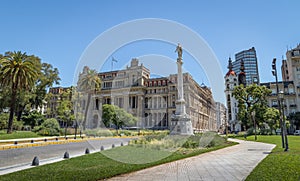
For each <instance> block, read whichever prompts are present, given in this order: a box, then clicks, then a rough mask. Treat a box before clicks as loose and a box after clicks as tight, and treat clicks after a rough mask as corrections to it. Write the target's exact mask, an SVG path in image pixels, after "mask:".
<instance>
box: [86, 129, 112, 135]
mask: <svg viewBox="0 0 300 181" xmlns="http://www.w3.org/2000/svg"><path fill="white" fill-rule="evenodd" d="M83 133H84V134H86V135H87V136H113V133H112V132H111V131H110V130H107V129H87V130H84V131H83Z"/></svg>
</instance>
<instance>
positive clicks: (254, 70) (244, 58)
mask: <svg viewBox="0 0 300 181" xmlns="http://www.w3.org/2000/svg"><path fill="white" fill-rule="evenodd" d="M242 62H244V68H245V70H244V71H245V73H246V84H247V85H249V84H253V83H256V84H258V83H259V74H258V63H257V56H256V51H255V48H254V47H252V48H250V49H249V50H243V51H241V52H239V53H237V54H235V61H234V62H232V65H233V67H232V70H233V71H234V72H235V73H236V74H237V75H238V74H239V73H240V72H241V70H240V67H241V63H242Z"/></svg>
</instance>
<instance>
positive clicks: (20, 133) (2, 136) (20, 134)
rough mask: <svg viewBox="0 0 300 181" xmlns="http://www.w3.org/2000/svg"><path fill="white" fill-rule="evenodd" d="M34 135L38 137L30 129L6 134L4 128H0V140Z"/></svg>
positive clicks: (32, 136)
mask: <svg viewBox="0 0 300 181" xmlns="http://www.w3.org/2000/svg"><path fill="white" fill-rule="evenodd" d="M35 137H39V135H37V134H36V133H34V132H31V131H14V132H13V133H12V134H7V133H6V130H0V140H7V139H19V138H35Z"/></svg>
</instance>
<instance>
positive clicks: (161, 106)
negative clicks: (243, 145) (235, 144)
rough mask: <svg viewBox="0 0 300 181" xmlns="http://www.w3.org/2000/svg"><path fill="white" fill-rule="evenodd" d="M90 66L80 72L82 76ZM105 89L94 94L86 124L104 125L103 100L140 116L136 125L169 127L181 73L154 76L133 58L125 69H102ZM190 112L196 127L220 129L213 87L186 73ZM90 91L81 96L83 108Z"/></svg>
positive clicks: (185, 87) (89, 126) (93, 126)
mask: <svg viewBox="0 0 300 181" xmlns="http://www.w3.org/2000/svg"><path fill="white" fill-rule="evenodd" d="M87 70H88V67H85V68H84V69H83V72H81V74H80V75H79V77H80V76H82V75H83V74H84V73H85V71H87ZM98 76H99V77H100V78H101V81H102V83H101V84H102V85H101V86H102V87H101V91H99V92H98V93H96V94H93V96H92V98H91V101H90V105H89V106H88V107H89V110H88V116H87V122H86V127H87V128H96V127H101V126H103V124H102V123H101V115H102V105H103V104H113V105H116V106H118V107H120V108H123V109H124V110H126V111H127V112H128V113H131V114H132V115H134V116H136V117H137V118H138V122H137V125H136V127H139V128H148V129H169V128H170V127H169V126H170V125H171V115H172V114H174V113H175V110H176V107H175V102H176V100H177V74H171V75H169V76H168V77H160V78H150V70H149V69H148V68H146V67H145V66H144V65H143V64H139V61H138V59H135V58H134V59H132V60H131V63H130V65H129V66H127V67H126V68H125V69H123V70H118V71H109V72H100V73H99V74H98ZM183 86H184V87H183V88H184V98H185V101H186V112H187V114H189V115H190V116H191V121H192V124H193V129H194V131H199V132H201V131H205V130H214V131H216V130H217V123H216V108H215V102H214V99H213V96H212V92H211V90H210V88H208V87H206V86H204V85H199V84H198V83H197V82H196V81H195V80H194V79H193V77H192V76H191V75H190V74H188V73H184V74H183ZM86 100H87V95H83V96H82V97H81V102H82V103H81V105H82V106H81V108H82V109H81V112H84V111H85V110H84V109H85V108H86V107H87V105H86V104H87V101H86Z"/></svg>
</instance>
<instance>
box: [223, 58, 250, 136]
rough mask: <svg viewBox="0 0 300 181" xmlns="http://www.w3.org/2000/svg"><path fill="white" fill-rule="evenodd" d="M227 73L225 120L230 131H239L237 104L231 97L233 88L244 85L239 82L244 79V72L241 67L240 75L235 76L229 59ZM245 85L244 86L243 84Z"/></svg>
mask: <svg viewBox="0 0 300 181" xmlns="http://www.w3.org/2000/svg"><path fill="white" fill-rule="evenodd" d="M227 68H228V72H227V73H226V75H225V77H224V79H225V96H226V103H227V118H228V126H229V127H230V128H229V130H230V131H241V124H240V123H239V121H238V117H237V114H238V102H237V100H236V99H235V97H234V96H233V95H232V92H233V89H234V87H235V86H237V85H239V84H240V83H245V80H246V79H245V80H244V81H243V80H241V82H240V78H241V79H244V78H245V76H244V77H243V75H245V72H244V71H242V69H243V70H244V67H243V66H242V65H241V73H240V74H239V75H238V76H237V75H236V73H235V72H234V71H233V70H232V68H233V65H232V60H231V58H230V57H229V60H228V67H227ZM244 85H245V84H244Z"/></svg>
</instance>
